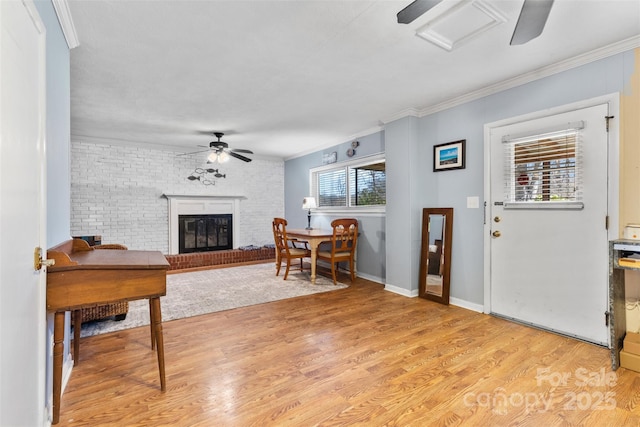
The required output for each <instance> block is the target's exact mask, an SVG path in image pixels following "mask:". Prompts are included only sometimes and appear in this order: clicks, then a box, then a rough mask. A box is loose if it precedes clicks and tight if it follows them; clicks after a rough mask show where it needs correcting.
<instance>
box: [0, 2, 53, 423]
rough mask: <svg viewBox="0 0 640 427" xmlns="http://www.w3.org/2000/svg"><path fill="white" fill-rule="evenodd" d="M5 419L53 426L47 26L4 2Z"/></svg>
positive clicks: (0, 404)
mask: <svg viewBox="0 0 640 427" xmlns="http://www.w3.org/2000/svg"><path fill="white" fill-rule="evenodd" d="M0 48H1V49H0V50H1V57H0V93H1V94H2V96H1V101H0V343H1V345H0V425H2V426H14V425H15V426H18V425H29V426H42V425H45V420H46V411H45V366H46V353H45V348H46V344H45V343H46V333H45V331H46V315H45V313H46V307H45V303H46V301H45V300H46V274H45V272H43V271H36V270H35V269H34V249H35V248H36V247H42V248H43V249H44V250H45V251H46V241H45V239H46V229H45V227H46V222H45V219H46V209H45V206H46V204H45V203H46V196H45V195H46V188H45V186H44V177H45V164H46V163H45V152H44V142H45V140H44V135H45V30H44V25H43V24H42V21H41V20H40V17H39V15H38V13H37V11H36V9H35V6H34V5H33V3H32V2H30V1H27V2H22V1H0Z"/></svg>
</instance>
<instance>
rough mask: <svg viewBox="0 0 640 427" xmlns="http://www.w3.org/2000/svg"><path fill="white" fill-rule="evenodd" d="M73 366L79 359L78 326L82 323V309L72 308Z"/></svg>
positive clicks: (76, 364)
mask: <svg viewBox="0 0 640 427" xmlns="http://www.w3.org/2000/svg"><path fill="white" fill-rule="evenodd" d="M72 314H73V366H78V362H79V361H80V328H81V326H82V325H81V324H82V310H79V309H78V310H73V313H72Z"/></svg>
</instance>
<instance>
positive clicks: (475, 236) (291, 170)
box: [285, 51, 634, 305]
mask: <svg viewBox="0 0 640 427" xmlns="http://www.w3.org/2000/svg"><path fill="white" fill-rule="evenodd" d="M633 66H634V52H633V51H627V52H624V53H621V54H617V55H614V56H611V57H608V58H605V59H601V60H599V61H596V62H593V63H590V64H587V65H584V66H580V67H577V68H574V69H571V70H568V71H564V72H561V73H558V74H555V75H552V76H549V77H545V78H542V79H540V80H536V81H534V82H531V83H528V84H524V85H521V86H518V87H515V88H513V89H508V90H505V91H502V92H499V93H496V94H494V95H490V96H486V97H484V98H481V99H478V100H475V101H472V102H468V103H465V104H463V105H459V106H456V107H453V108H450V109H447V110H444V111H440V112H437V113H433V114H430V115H428V116H424V117H421V118H416V117H405V118H402V119H399V120H396V121H394V122H392V123H388V124H387V125H386V127H385V131H384V133H376V134H375V135H378V136H380V137H382V138H383V140H382V141H381V142H380V146H383V145H384V146H385V148H386V159H387V208H386V221H384V222H380V223H379V224H378V225H379V227H378V228H376V224H367V225H368V226H367V227H363V230H362V232H363V236H362V239H363V240H365V239H371V240H372V241H376V242H377V243H384V246H385V247H384V249H380V250H384V251H385V254H384V255H383V254H382V253H378V254H376V253H375V252H374V251H375V250H376V247H375V245H372V246H371V247H370V250H371V251H372V252H371V253H367V254H366V257H367V258H373V259H378V260H380V259H381V260H384V262H385V265H384V266H379V267H378V268H377V270H376V271H375V274H374V273H373V272H371V271H370V270H368V268H369V266H365V265H361V264H359V265H358V270H359V273H360V272H363V273H365V274H370V275H371V276H377V275H378V274H381V276H380V277H382V279H383V280H382V282H383V283H385V284H386V285H387V288H388V289H390V290H393V291H395V292H398V293H401V294H404V295H411V296H413V295H417V289H418V270H419V268H418V267H419V256H420V236H421V214H422V208H424V207H453V208H454V224H453V242H452V250H453V254H452V270H451V297H452V298H456V299H458V300H461V301H463V302H469V303H471V304H475V305H482V304H483V291H484V289H483V274H484V270H483V268H484V264H483V263H484V259H483V256H484V254H483V234H482V233H483V219H484V211H483V209H482V206H483V203H484V189H483V179H484V170H483V167H484V163H483V153H484V133H483V132H484V125H485V124H486V123H490V122H494V121H497V120H501V119H506V118H509V117H514V116H517V115H521V114H526V113H531V112H535V111H540V110H544V109H547V108H552V107H556V106H561V105H564V104H569V103H572V102H576V101H580V100H585V99H589V98H593V97H597V96H602V95H606V94H610V93H614V92H621V91H623V90H624V88H625V84H627V83H628V82H629V79H630V77H631V75H632V73H633ZM460 139H466V141H467V143H466V149H467V152H466V168H465V169H462V170H452V171H446V172H433V170H432V164H433V163H432V162H433V146H434V145H437V144H442V143H445V142H451V141H456V140H460ZM363 140H365V138H361V139H360V141H361V142H362V141H363ZM327 151H332V150H323V151H322V152H318V153H314V154H310V155H308V156H305V157H303V158H298V159H292V160H289V161H287V162H286V163H285V174H286V179H285V182H286V184H285V207H286V214H287V218H291V219H292V222H294V223H295V224H296V225H297V226H302V225H303V224H305V215H304V212H303V211H302V210H301V209H300V205H301V200H302V197H303V196H304V195H306V194H304V193H305V191H308V181H309V173H308V169H309V168H311V167H314V166H319V165H320V164H321V156H322V153H323V152H327ZM341 152H342V150H338V153H339V154H340V153H341ZM339 160H340V159H339ZM468 196H478V197H479V198H480V208H479V209H468V208H467V207H466V206H467V205H466V203H467V197H468ZM323 224H326V223H323ZM378 236H383V237H382V238H380V237H378ZM384 236H386V239H385V238H384ZM358 256H359V260H360V254H358Z"/></svg>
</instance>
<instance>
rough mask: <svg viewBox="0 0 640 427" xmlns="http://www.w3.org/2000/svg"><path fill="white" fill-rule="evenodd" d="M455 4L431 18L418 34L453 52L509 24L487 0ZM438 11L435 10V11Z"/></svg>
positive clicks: (469, 0)
mask: <svg viewBox="0 0 640 427" xmlns="http://www.w3.org/2000/svg"><path fill="white" fill-rule="evenodd" d="M453 3H454V4H453V6H451V7H450V8H448V9H446V10H444V11H441V12H440V13H439V14H438V15H434V16H432V17H430V18H429V21H428V22H427V23H426V24H425V25H423V26H422V27H420V28H418V30H417V31H416V35H418V36H420V37H422V38H423V39H425V40H427V41H429V42H431V43H433V44H435V45H436V46H439V47H441V48H442V49H444V50H446V51H449V52H450V51H452V50H453V49H454V48H456V47H458V46H459V45H461V44H462V43H465V42H467V41H469V40H471V39H472V38H474V37H476V36H478V35H480V34H482V33H484V32H485V31H487V30H489V29H491V28H493V27H495V26H496V25H500V24H502V23H504V22H507V18H506V16H505V15H504V14H503V13H502V12H501V11H499V10H498V9H497V8H496V7H495V6H492V5H490V4H489V3H487V2H485V1H483V0H461V1H458V2H453ZM436 10H437V9H436V8H434V9H432V11H434V12H435V11H436Z"/></svg>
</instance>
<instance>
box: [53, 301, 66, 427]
mask: <svg viewBox="0 0 640 427" xmlns="http://www.w3.org/2000/svg"><path fill="white" fill-rule="evenodd" d="M63 353H64V311H56V313H55V314H54V318H53V422H52V424H58V422H59V421H60V394H61V392H62V358H63Z"/></svg>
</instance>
